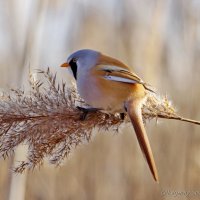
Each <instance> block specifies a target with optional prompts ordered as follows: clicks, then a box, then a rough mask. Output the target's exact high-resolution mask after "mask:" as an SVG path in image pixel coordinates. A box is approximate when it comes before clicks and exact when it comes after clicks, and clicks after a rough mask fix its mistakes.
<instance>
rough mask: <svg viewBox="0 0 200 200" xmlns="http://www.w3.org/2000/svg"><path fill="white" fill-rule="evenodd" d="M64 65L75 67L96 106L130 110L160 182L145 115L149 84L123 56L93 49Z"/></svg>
mask: <svg viewBox="0 0 200 200" xmlns="http://www.w3.org/2000/svg"><path fill="white" fill-rule="evenodd" d="M61 67H65V68H66V67H67V68H68V67H69V68H71V72H72V74H73V76H74V78H75V80H76V84H77V90H78V93H79V95H80V97H81V98H82V99H83V100H84V101H85V102H86V103H87V104H88V105H90V106H91V107H92V108H97V109H101V110H104V111H106V112H109V113H122V114H124V113H127V115H128V117H129V118H130V121H131V123H132V125H133V128H134V130H135V134H136V137H137V140H138V142H139V146H140V148H141V150H142V152H143V155H144V157H145V159H146V161H147V164H148V166H149V169H150V171H151V173H152V176H153V178H154V180H155V181H156V182H158V172H157V167H156V164H155V160H154V156H153V152H152V149H151V146H150V142H149V139H148V136H147V133H146V130H145V126H144V123H143V118H142V106H143V104H144V103H145V100H146V96H147V93H148V90H150V91H152V90H151V89H149V88H148V85H147V84H146V83H145V82H144V81H143V80H142V79H141V78H140V77H139V76H137V75H136V74H135V73H134V72H133V71H132V70H131V68H130V67H129V66H128V65H126V64H124V63H123V62H121V61H120V60H118V59H116V58H113V57H110V56H108V55H105V54H103V53H101V52H99V51H96V50H92V49H81V50H78V51H76V52H74V53H72V54H71V55H69V56H68V58H67V60H66V61H65V62H64V63H63V64H62V65H61Z"/></svg>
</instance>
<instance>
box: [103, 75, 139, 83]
mask: <svg viewBox="0 0 200 200" xmlns="http://www.w3.org/2000/svg"><path fill="white" fill-rule="evenodd" d="M104 78H105V79H107V80H110V81H117V82H123V83H137V81H134V80H131V79H128V78H122V77H119V76H111V75H107V76H104Z"/></svg>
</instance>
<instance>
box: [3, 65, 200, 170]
mask: <svg viewBox="0 0 200 200" xmlns="http://www.w3.org/2000/svg"><path fill="white" fill-rule="evenodd" d="M38 73H40V74H42V75H43V77H44V78H45V83H46V85H45V84H43V82H40V81H36V80H35V79H34V78H33V76H32V75H31V76H30V86H31V91H30V92H29V93H28V94H27V93H25V92H24V91H23V90H19V89H18V90H11V92H10V93H9V94H2V96H1V97H0V156H1V157H3V158H6V157H8V156H9V155H11V154H12V153H14V151H15V148H16V147H17V146H18V145H20V144H26V145H28V155H27V160H26V161H21V162H20V164H19V165H18V166H17V167H16V168H15V169H14V171H15V172H18V173H22V172H23V171H24V170H25V169H34V167H36V166H39V165H41V164H42V163H43V161H44V159H45V158H47V159H48V160H49V161H50V163H52V164H55V165H59V164H60V163H61V162H62V160H63V159H64V158H65V157H67V156H68V155H69V153H70V152H71V150H72V149H73V148H75V147H76V146H77V145H79V144H81V143H83V142H84V141H87V142H89V141H90V139H91V136H92V130H93V129H94V128H98V129H104V130H114V131H118V128H119V126H120V125H121V124H122V123H128V120H127V118H126V119H125V120H121V119H120V117H119V115H117V114H116V115H113V114H106V113H102V112H99V111H97V112H95V113H89V114H88V115H87V118H86V119H85V120H80V116H81V114H82V112H81V111H80V110H79V109H77V107H76V106H77V105H81V106H84V102H83V101H82V100H81V99H80V97H79V96H78V95H77V93H76V90H75V88H67V87H66V85H65V83H63V82H62V83H57V81H56V75H54V74H52V73H51V72H50V70H49V68H48V69H47V71H39V72H38ZM44 85H45V86H44ZM143 117H144V120H147V119H149V120H150V119H153V118H167V119H176V120H182V121H188V122H191V123H196V124H200V122H197V121H193V120H189V119H185V118H182V117H180V116H179V115H177V114H176V112H175V110H174V109H173V107H172V106H171V105H170V103H169V101H168V100H167V98H165V97H164V98H158V97H156V96H155V95H152V94H149V96H148V98H147V101H146V104H145V105H144V107H143Z"/></svg>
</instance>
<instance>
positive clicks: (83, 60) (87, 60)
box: [61, 49, 100, 79]
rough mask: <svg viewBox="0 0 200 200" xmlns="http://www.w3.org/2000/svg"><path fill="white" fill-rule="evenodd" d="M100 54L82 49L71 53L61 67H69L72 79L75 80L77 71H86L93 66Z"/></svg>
mask: <svg viewBox="0 0 200 200" xmlns="http://www.w3.org/2000/svg"><path fill="white" fill-rule="evenodd" d="M99 56H100V53H99V52H98V51H94V50H91V49H82V50H79V51H76V52H74V53H72V54H71V55H70V56H69V57H68V58H67V62H66V63H64V64H62V65H61V67H68V66H69V67H71V70H72V72H73V75H74V78H75V79H77V71H78V68H79V71H80V70H84V71H85V70H88V69H90V68H91V67H93V66H95V65H96V63H97V61H98V58H99Z"/></svg>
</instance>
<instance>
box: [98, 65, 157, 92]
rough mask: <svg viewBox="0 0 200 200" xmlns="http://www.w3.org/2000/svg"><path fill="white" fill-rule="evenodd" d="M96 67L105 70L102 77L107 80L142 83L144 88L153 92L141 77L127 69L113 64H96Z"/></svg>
mask: <svg viewBox="0 0 200 200" xmlns="http://www.w3.org/2000/svg"><path fill="white" fill-rule="evenodd" d="M97 69H98V70H100V71H104V72H105V74H104V76H103V77H104V78H105V79H107V80H110V81H117V82H123V83H139V84H142V85H143V86H144V88H145V89H147V90H149V91H151V92H154V91H153V90H151V89H150V88H149V86H148V85H147V84H146V83H145V82H144V81H143V80H142V79H141V78H139V77H138V76H137V75H136V74H134V73H133V72H131V71H129V70H128V69H125V68H122V67H119V66H114V65H98V66H97Z"/></svg>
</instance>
